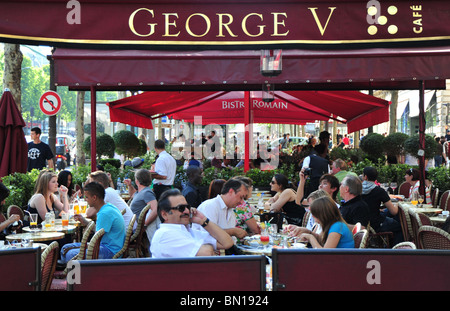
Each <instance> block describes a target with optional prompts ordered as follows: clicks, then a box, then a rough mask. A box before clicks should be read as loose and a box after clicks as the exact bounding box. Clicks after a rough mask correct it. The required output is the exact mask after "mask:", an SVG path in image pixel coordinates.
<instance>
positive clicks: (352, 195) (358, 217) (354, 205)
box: [339, 175, 369, 227]
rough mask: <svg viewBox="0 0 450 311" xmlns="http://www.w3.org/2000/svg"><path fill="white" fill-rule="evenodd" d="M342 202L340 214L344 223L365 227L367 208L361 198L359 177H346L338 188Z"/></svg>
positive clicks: (367, 221) (367, 218) (367, 220)
mask: <svg viewBox="0 0 450 311" xmlns="http://www.w3.org/2000/svg"><path fill="white" fill-rule="evenodd" d="M339 192H340V193H341V197H342V199H343V200H344V202H343V203H342V204H341V208H340V211H341V214H342V218H344V220H345V222H346V223H347V224H348V225H350V227H351V226H352V225H355V224H356V223H358V222H359V223H360V224H361V225H362V226H364V227H367V224H368V223H369V207H368V206H367V204H366V202H364V201H363V200H362V198H361V193H362V183H361V180H359V177H356V176H353V175H347V176H345V177H344V179H343V180H342V182H341V186H340V188H339Z"/></svg>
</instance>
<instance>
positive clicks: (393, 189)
mask: <svg viewBox="0 0 450 311" xmlns="http://www.w3.org/2000/svg"><path fill="white" fill-rule="evenodd" d="M391 189H392V192H393V194H395V189H397V183H396V182H391Z"/></svg>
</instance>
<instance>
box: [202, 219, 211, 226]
mask: <svg viewBox="0 0 450 311" xmlns="http://www.w3.org/2000/svg"><path fill="white" fill-rule="evenodd" d="M208 224H209V218H206V220H205V221H204V222H203V224H202V227H203V228H205V227H206V226H207V225H208Z"/></svg>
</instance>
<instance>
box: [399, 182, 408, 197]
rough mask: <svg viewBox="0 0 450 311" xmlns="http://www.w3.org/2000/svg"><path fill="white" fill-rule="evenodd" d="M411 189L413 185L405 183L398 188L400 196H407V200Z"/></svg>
mask: <svg viewBox="0 0 450 311" xmlns="http://www.w3.org/2000/svg"><path fill="white" fill-rule="evenodd" d="M409 189H411V184H410V183H409V182H406V181H405V182H403V183H402V184H401V185H400V187H398V194H400V195H403V196H405V198H409Z"/></svg>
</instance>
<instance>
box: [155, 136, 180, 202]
mask: <svg viewBox="0 0 450 311" xmlns="http://www.w3.org/2000/svg"><path fill="white" fill-rule="evenodd" d="M155 151H156V153H157V155H158V158H157V160H156V162H155V173H153V174H152V177H153V192H154V193H155V197H156V200H159V197H160V196H161V193H163V192H164V191H166V190H168V189H171V188H172V186H173V182H174V180H175V174H176V172H177V162H176V161H175V159H174V158H173V157H172V156H171V155H170V154H169V153H167V152H166V143H165V142H164V141H163V140H161V139H158V140H157V141H155Z"/></svg>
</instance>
